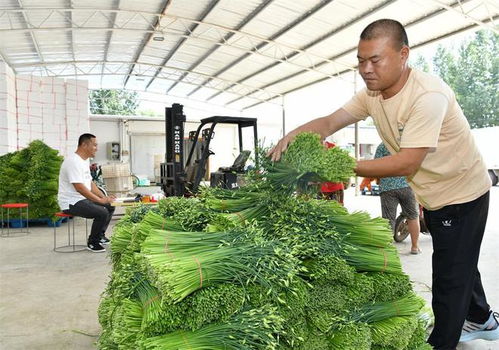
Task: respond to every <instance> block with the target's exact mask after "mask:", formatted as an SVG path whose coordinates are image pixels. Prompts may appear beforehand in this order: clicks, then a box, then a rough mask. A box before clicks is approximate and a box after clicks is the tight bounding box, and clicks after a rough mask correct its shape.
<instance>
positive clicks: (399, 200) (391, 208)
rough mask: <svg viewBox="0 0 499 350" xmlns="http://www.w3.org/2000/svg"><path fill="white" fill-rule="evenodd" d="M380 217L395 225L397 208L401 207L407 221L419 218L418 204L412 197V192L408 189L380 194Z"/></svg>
mask: <svg viewBox="0 0 499 350" xmlns="http://www.w3.org/2000/svg"><path fill="white" fill-rule="evenodd" d="M380 197H381V216H382V217H383V218H385V219H388V220H389V221H390V224H391V225H392V227H393V225H394V224H395V220H396V216H397V206H398V205H399V204H400V206H401V207H402V214H403V215H404V216H405V217H406V218H407V219H409V220H412V219H417V218H418V216H419V209H418V203H417V202H416V198H415V197H414V192H412V189H411V188H410V187H404V188H399V189H396V190H390V191H386V192H381V194H380Z"/></svg>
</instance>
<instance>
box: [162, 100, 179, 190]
mask: <svg viewBox="0 0 499 350" xmlns="http://www.w3.org/2000/svg"><path fill="white" fill-rule="evenodd" d="M184 122H185V115H184V113H183V106H182V105H180V104H178V103H174V104H173V105H172V106H171V107H170V108H166V109H165V128H166V153H165V163H161V188H162V189H163V191H164V192H165V195H167V196H183V195H184V193H185V171H184Z"/></svg>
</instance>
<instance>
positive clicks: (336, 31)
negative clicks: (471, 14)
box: [206, 0, 395, 104]
mask: <svg viewBox="0 0 499 350" xmlns="http://www.w3.org/2000/svg"><path fill="white" fill-rule="evenodd" d="M394 1H395V0H386V1H384V2H383V3H382V4H381V5H379V6H377V7H376V8H374V9H370V10H368V11H365V12H363V13H362V14H361V15H359V16H357V17H356V18H354V19H353V20H352V21H350V22H348V23H346V24H344V25H342V26H340V27H338V28H335V29H333V30H331V31H330V32H328V33H327V34H325V35H323V36H321V37H319V38H317V39H315V40H313V41H312V42H310V43H308V44H307V45H305V46H304V47H302V48H301V50H304V51H305V50H307V49H309V48H311V47H312V46H314V45H317V44H318V43H320V42H321V41H324V40H326V39H328V38H330V37H332V36H333V35H335V34H337V33H338V32H340V31H342V30H343V29H345V28H348V27H349V26H351V25H352V24H353V23H355V22H358V21H360V20H361V19H363V18H365V17H367V16H370V15H372V14H373V13H374V12H377V11H379V10H381V9H383V8H385V7H386V6H388V5H390V4H391V3H393V2H394ZM296 55H297V53H296V52H294V53H292V54H291V55H290V56H288V59H289V58H292V57H294V56H296ZM279 64H280V62H274V63H272V64H271V65H268V66H266V67H263V68H262V69H259V70H258V71H256V72H254V73H252V74H250V75H247V76H246V77H244V78H242V79H240V80H238V82H244V81H246V80H247V79H249V78H251V77H253V76H255V75H257V74H261V73H263V72H265V71H267V70H269V69H271V68H273V67H275V66H277V65H279ZM321 64H322V62H321ZM319 65H320V64H319ZM317 66H318V65H314V66H312V67H313V68H316V67H317ZM312 67H309V68H312ZM305 71H307V70H303V71H301V72H298V74H300V73H304V72H305ZM271 84H272V85H273V84H276V82H273V83H271ZM219 94H220V93H216V94H213V95H211V96H210V97H208V98H207V99H206V101H209V100H211V99H213V98H215V97H217V96H218V95H219ZM236 101H237V99H236V100H232V101H230V102H229V104H230V103H233V102H236Z"/></svg>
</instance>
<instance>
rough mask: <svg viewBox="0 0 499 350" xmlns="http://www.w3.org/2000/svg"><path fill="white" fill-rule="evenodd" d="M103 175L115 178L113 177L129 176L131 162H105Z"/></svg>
mask: <svg viewBox="0 0 499 350" xmlns="http://www.w3.org/2000/svg"><path fill="white" fill-rule="evenodd" d="M101 169H102V177H103V178H104V179H106V178H113V177H124V176H126V177H128V176H130V164H129V163H112V164H105V165H102V166H101Z"/></svg>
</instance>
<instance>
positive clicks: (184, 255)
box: [142, 230, 301, 302]
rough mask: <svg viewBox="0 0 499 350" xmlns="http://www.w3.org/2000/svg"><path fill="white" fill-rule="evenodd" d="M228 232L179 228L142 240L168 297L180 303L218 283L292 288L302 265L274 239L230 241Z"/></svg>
mask: <svg viewBox="0 0 499 350" xmlns="http://www.w3.org/2000/svg"><path fill="white" fill-rule="evenodd" d="M232 237H234V236H233V235H231V234H230V233H201V232H199V233H195V232H190V233H178V232H167V231H162V230H153V231H152V232H151V234H150V235H149V236H148V237H147V238H146V240H145V241H144V242H143V244H142V256H143V259H144V261H145V263H146V265H147V270H148V272H149V274H150V279H151V280H152V281H155V282H154V284H155V286H156V287H157V288H158V289H159V290H160V291H161V293H162V294H163V295H164V296H168V297H169V298H170V300H172V301H173V302H179V301H181V300H183V299H184V298H185V297H187V296H188V295H190V294H191V293H193V292H194V291H196V290H198V289H200V288H203V287H208V286H212V285H215V284H218V283H226V282H232V283H239V284H241V285H247V284H249V283H260V284H262V285H264V286H265V287H267V288H268V290H269V291H272V287H273V285H282V286H283V287H288V286H289V284H290V280H292V279H293V278H294V276H295V275H297V274H298V273H299V272H300V271H301V267H300V266H299V264H298V263H297V261H296V259H295V258H293V257H292V256H291V255H290V254H289V253H287V252H286V251H285V250H283V249H281V248H279V247H278V246H276V245H273V244H267V245H266V246H256V245H254V244H249V243H247V242H244V241H234V242H233V243H232V244H230V245H229V244H227V242H230V241H231V240H232Z"/></svg>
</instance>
